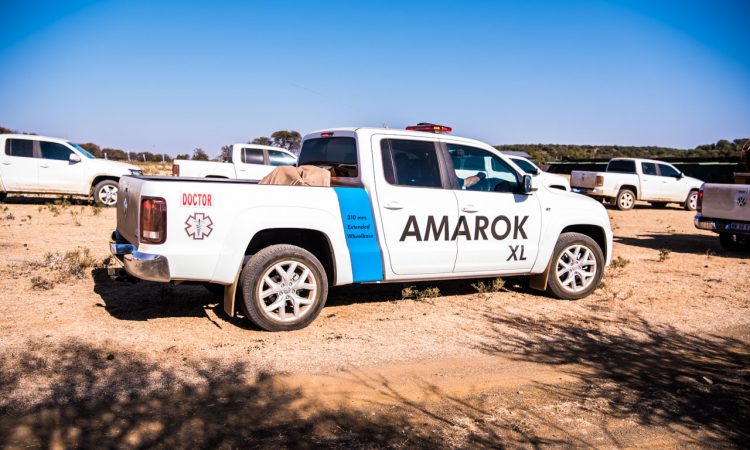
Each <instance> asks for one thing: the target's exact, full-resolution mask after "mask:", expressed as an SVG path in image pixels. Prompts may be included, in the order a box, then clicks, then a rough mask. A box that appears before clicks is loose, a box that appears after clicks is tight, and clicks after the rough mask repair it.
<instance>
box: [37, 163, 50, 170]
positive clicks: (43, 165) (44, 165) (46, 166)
mask: <svg viewBox="0 0 750 450" xmlns="http://www.w3.org/2000/svg"><path fill="white" fill-rule="evenodd" d="M39 167H44V168H45V169H46V168H48V167H49V166H48V165H46V164H39Z"/></svg>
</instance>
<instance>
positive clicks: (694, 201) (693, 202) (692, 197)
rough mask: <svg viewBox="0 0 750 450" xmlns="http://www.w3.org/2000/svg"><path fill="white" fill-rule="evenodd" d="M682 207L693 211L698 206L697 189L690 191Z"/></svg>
mask: <svg viewBox="0 0 750 450" xmlns="http://www.w3.org/2000/svg"><path fill="white" fill-rule="evenodd" d="M684 208H685V209H686V210H688V211H695V210H696V209H697V208H698V191H690V194H688V198H687V200H685V206H684Z"/></svg>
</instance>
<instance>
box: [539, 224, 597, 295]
mask: <svg viewBox="0 0 750 450" xmlns="http://www.w3.org/2000/svg"><path fill="white" fill-rule="evenodd" d="M551 264H552V268H551V270H550V273H549V282H548V284H547V291H548V292H549V293H550V294H552V295H554V296H555V297H557V298H561V299H564V300H577V299H579V298H583V297H586V296H587V295H589V294H590V293H592V292H594V290H595V289H596V288H597V287H598V286H599V283H600V282H601V281H602V276H603V275H604V254H603V253H602V249H601V248H599V244H597V243H596V241H594V240H593V239H591V238H590V237H588V236H586V235H585V234H581V233H563V234H561V235H560V239H558V240H557V244H556V245H555V251H554V253H553V254H552V262H551Z"/></svg>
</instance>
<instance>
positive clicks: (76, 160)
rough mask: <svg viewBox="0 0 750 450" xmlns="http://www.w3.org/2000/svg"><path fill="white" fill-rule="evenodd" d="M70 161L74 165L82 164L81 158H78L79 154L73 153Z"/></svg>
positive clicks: (69, 157)
mask: <svg viewBox="0 0 750 450" xmlns="http://www.w3.org/2000/svg"><path fill="white" fill-rule="evenodd" d="M68 161H70V162H72V163H74V164H75V163H79V162H81V157H80V156H78V153H71V154H70V156H68Z"/></svg>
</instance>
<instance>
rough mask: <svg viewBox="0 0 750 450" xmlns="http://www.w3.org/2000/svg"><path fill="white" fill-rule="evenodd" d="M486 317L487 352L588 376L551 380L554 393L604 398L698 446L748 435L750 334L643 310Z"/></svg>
mask: <svg viewBox="0 0 750 450" xmlns="http://www.w3.org/2000/svg"><path fill="white" fill-rule="evenodd" d="M487 319H488V320H489V321H490V322H491V323H492V330H493V331H492V332H491V333H490V334H489V335H488V336H487V339H486V341H485V343H484V344H482V345H481V347H480V348H481V350H483V351H484V352H487V353H490V354H503V355H506V356H507V355H513V356H512V357H513V358H515V359H517V360H520V361H528V362H535V363H541V364H547V365H555V366H563V367H561V370H563V371H565V372H568V373H570V374H572V375H574V376H577V377H580V378H581V379H583V380H586V382H585V383H583V384H582V385H579V386H574V387H570V388H560V387H557V386H545V389H548V390H549V391H551V392H553V393H554V394H556V395H560V396H563V397H568V398H570V399H571V400H576V401H582V400H585V399H603V400H605V404H606V406H605V408H604V410H603V411H601V412H602V413H603V414H605V415H609V416H610V417H613V418H622V419H628V420H636V421H637V422H638V423H639V424H643V425H653V426H663V427H666V428H668V429H669V430H670V431H672V432H674V433H677V434H683V437H684V438H685V440H686V441H688V442H690V441H693V443H695V444H699V445H700V446H707V447H714V446H716V447H726V446H727V445H736V446H738V447H742V446H744V445H746V444H747V443H748V442H750V372H748V370H749V368H750V346H749V345H748V344H747V343H746V342H742V341H739V340H735V339H731V338H726V337H719V336H698V335H693V334H687V333H681V332H679V331H677V330H675V329H674V328H672V327H671V326H668V325H652V324H649V323H647V322H646V321H645V320H643V319H641V318H639V317H629V318H623V319H620V320H619V321H615V322H612V320H611V319H605V318H602V319H601V320H598V318H593V319H591V320H584V321H581V322H579V323H560V322H559V321H557V320H544V319H541V320H540V319H534V320H530V319H524V318H519V317H506V316H498V315H497V314H496V313H495V314H488V315H487ZM606 322H609V323H607V324H606V327H607V328H606V330H605V329H603V328H602V326H601V325H602V324H604V323H606ZM699 435H700V438H696V436H699Z"/></svg>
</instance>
